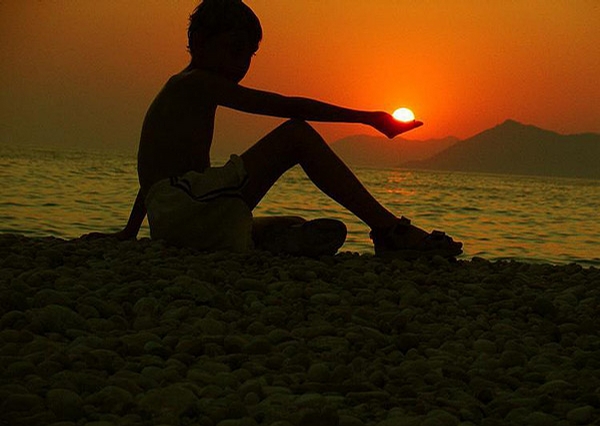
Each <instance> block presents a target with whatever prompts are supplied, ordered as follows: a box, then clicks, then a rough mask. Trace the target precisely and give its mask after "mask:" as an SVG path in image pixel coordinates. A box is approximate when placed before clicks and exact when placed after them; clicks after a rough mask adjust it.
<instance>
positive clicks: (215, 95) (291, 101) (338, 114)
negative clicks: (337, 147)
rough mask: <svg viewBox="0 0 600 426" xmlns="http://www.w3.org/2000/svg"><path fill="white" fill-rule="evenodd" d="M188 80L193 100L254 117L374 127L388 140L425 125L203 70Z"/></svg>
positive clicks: (187, 84)
mask: <svg viewBox="0 0 600 426" xmlns="http://www.w3.org/2000/svg"><path fill="white" fill-rule="evenodd" d="M184 78H185V80H186V82H185V83H184V84H185V86H186V88H187V89H188V90H189V92H188V93H190V92H191V94H192V99H194V98H196V99H198V100H200V99H206V98H207V97H208V98H209V99H210V100H211V101H212V102H214V103H215V104H217V105H222V106H225V107H228V108H232V109H236V110H239V111H244V112H248V113H253V114H260V115H269V116H273V117H282V118H297V119H301V120H306V121H323V122H338V123H361V124H366V125H369V126H372V127H374V128H375V129H377V130H378V131H380V132H381V133H383V134H385V135H386V136H387V137H388V138H393V137H394V136H397V135H399V134H400V133H404V132H407V131H409V130H412V129H414V128H416V127H419V126H422V125H423V123H421V122H419V121H412V122H408V123H406V122H401V121H398V120H396V119H394V118H393V117H392V115H391V114H389V113H387V112H383V111H362V110H356V109H350V108H344V107H340V106H336V105H332V104H329V103H326V102H321V101H317V100H314V99H309V98H303V97H291V96H283V95H279V94H277V93H272V92H266V91H262V90H256V89H250V88H247V87H244V86H240V85H239V84H236V83H234V82H232V81H230V80H227V79H226V78H223V77H221V76H219V75H216V74H212V73H210V72H207V71H203V70H195V71H192V72H190V73H188V74H187V75H186V76H185V77H184ZM192 102H193V100H192Z"/></svg>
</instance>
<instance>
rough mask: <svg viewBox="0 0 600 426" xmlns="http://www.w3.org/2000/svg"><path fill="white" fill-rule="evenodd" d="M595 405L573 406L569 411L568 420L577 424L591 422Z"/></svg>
mask: <svg viewBox="0 0 600 426" xmlns="http://www.w3.org/2000/svg"><path fill="white" fill-rule="evenodd" d="M593 414H594V407H592V406H591V405H585V406H583V407H578V408H573V409H572V410H570V411H569V412H568V413H567V420H569V421H570V422H572V423H575V424H577V425H585V424H589V423H590V422H591V421H592V416H593Z"/></svg>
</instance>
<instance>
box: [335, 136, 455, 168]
mask: <svg viewBox="0 0 600 426" xmlns="http://www.w3.org/2000/svg"><path fill="white" fill-rule="evenodd" d="M456 142H458V139H457V138H453V137H448V138H445V139H432V140H427V141H416V140H408V139H403V138H399V137H398V138H394V139H392V140H390V139H387V138H384V137H377V136H366V135H358V136H349V137H346V138H343V139H340V140H338V141H336V142H334V143H332V144H331V148H332V149H333V150H334V151H335V152H336V153H337V154H338V155H339V156H340V157H341V158H342V159H343V160H344V161H346V162H347V163H349V164H353V165H357V166H368V167H398V166H399V165H400V164H402V163H406V162H409V161H419V160H424V159H427V158H430V157H432V156H433V155H435V154H438V153H440V152H442V151H443V150H445V149H446V148H448V147H450V146H452V145H453V144H455V143H456Z"/></svg>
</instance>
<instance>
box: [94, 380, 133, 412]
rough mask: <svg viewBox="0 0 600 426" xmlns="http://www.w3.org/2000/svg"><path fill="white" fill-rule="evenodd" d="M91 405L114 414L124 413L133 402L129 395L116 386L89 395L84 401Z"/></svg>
mask: <svg viewBox="0 0 600 426" xmlns="http://www.w3.org/2000/svg"><path fill="white" fill-rule="evenodd" d="M85 402H86V404H91V405H94V406H96V407H99V408H101V409H102V410H103V411H108V412H109V413H114V414H123V413H126V412H127V410H128V408H129V406H130V405H131V404H132V402H133V396H132V395H131V393H129V392H128V391H126V390H125V389H123V388H120V387H117V386H106V387H105V388H103V389H102V390H100V391H99V392H96V393H94V394H92V395H90V396H89V397H88V398H86V400H85Z"/></svg>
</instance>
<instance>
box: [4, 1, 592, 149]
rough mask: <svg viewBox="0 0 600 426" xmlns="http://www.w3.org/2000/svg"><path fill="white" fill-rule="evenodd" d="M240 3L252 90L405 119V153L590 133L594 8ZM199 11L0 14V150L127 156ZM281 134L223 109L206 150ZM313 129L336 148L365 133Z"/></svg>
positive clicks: (76, 6) (172, 7) (29, 6)
mask: <svg viewBox="0 0 600 426" xmlns="http://www.w3.org/2000/svg"><path fill="white" fill-rule="evenodd" d="M246 3H247V4H248V5H249V6H250V7H252V8H253V9H254V11H255V12H256V14H257V15H258V16H259V18H260V19H261V22H262V25H263V29H264V34H265V36H264V39H263V42H262V44H261V47H260V50H259V51H258V55H257V56H256V58H255V59H254V61H253V67H252V68H251V71H250V73H249V74H248V76H247V78H246V79H245V80H244V81H243V82H242V84H244V85H247V86H249V87H256V88H260V89H264V90H271V91H276V92H279V93H282V94H285V95H292V96H308V97H314V98H317V99H320V100H324V101H328V102H331V103H334V104H338V105H343V106H348V107H351V108H359V109H368V110H384V111H393V110H394V108H396V107H397V105H398V104H400V105H409V106H410V107H411V108H412V109H414V110H415V111H418V116H419V117H418V118H419V120H422V121H423V122H424V123H425V125H424V126H423V127H421V128H419V129H417V130H415V131H413V132H409V133H407V134H406V137H408V138H415V139H428V138H441V137H446V136H457V137H459V138H466V137H469V136H472V135H474V134H475V133H477V132H479V131H482V130H484V129H486V128H489V127H492V126H494V125H496V124H498V123H501V122H503V121H505V120H506V119H514V120H517V121H520V122H523V123H530V124H534V125H536V126H539V127H542V128H547V129H549V130H553V131H556V132H559V133H584V132H596V133H600V108H598V106H597V105H598V100H600V85H598V84H597V78H596V76H597V75H600V56H599V55H598V54H597V46H596V44H597V43H596V42H595V41H597V40H600V26H598V25H597V22H598V18H600V6H598V5H596V4H595V3H593V2H587V1H584V0H576V1H575V5H574V4H573V2H565V1H557V2H551V3H548V2H543V1H541V0H532V1H529V2H517V3H514V2H477V1H475V0H463V1H461V2H452V3H447V2H442V1H434V2H427V3H424V4H418V5H417V4H414V3H412V2H408V1H402V0H377V1H373V2H364V1H362V0H347V1H345V2H344V8H340V5H339V2H337V1H333V0H323V1H320V2H314V3H311V4H310V5H307V4H306V3H302V2H294V1H287V0H282V1H277V2H273V1H271V0H247V1H246ZM195 5H196V1H192V0H186V1H183V2H178V3H175V4H171V3H165V2H162V1H158V0H153V1H149V2H146V3H144V6H143V7H142V6H140V5H138V4H133V3H127V2H117V1H113V0H110V1H106V2H95V3H87V2H85V3H81V2H75V3H72V2H71V3H63V2H6V3H0V17H1V18H0V19H1V20H2V23H1V25H0V36H1V37H2V40H3V42H4V44H5V48H4V49H3V50H2V52H1V53H0V58H1V59H2V60H1V61H0V66H1V67H2V69H1V72H0V75H1V77H0V78H1V82H2V86H3V88H5V89H3V94H2V95H1V97H0V120H1V122H2V123H3V126H2V139H3V143H9V144H29V143H32V142H37V143H38V144H39V143H41V144H46V143H47V144H65V145H78V144H80V145H81V144H83V145H85V146H90V147H98V146H105V145H114V146H119V147H130V149H135V147H136V145H137V139H138V137H139V129H140V126H141V122H142V120H143V116H144V113H145V111H146V108H147V106H148V105H149V103H150V102H151V101H152V98H153V96H154V95H155V94H156V93H157V91H158V90H160V88H161V86H162V85H163V84H164V82H165V81H166V80H167V79H168V77H169V76H170V75H172V74H174V73H176V72H178V71H179V70H181V69H182V68H184V67H185V66H186V65H187V61H188V56H187V52H186V48H185V46H186V41H187V40H186V25H187V20H188V16H189V13H190V12H191V11H192V10H193V8H194V6H195ZM542 12H543V13H542ZM292 18H293V19H292ZM490 27H493V28H494V29H495V30H494V31H489V28H490ZM398 40H402V42H401V43H399V42H398ZM279 122H280V120H277V119H272V118H265V117H257V116H249V115H246V114H242V113H238V112H233V111H228V110H224V109H223V110H221V111H220V112H219V115H218V119H217V123H216V124H217V126H216V134H215V148H217V149H222V150H223V151H237V152H239V151H241V150H243V149H245V148H247V147H248V146H249V145H250V144H251V143H253V142H254V141H255V140H257V139H259V138H260V137H261V136H262V135H264V134H265V133H266V132H268V131H269V130H270V129H272V128H273V127H274V126H275V125H276V124H277V123H279ZM316 126H317V127H318V129H319V130H320V131H321V132H322V133H323V134H324V136H325V137H326V139H328V140H329V141H331V142H333V141H335V140H336V139H339V138H341V137H344V136H348V135H351V134H359V133H367V134H375V132H374V131H372V130H371V129H369V128H366V127H362V126H355V125H342V124H317V125H316Z"/></svg>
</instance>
